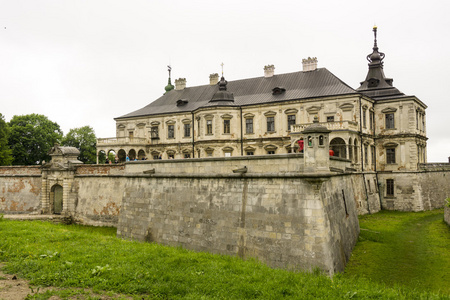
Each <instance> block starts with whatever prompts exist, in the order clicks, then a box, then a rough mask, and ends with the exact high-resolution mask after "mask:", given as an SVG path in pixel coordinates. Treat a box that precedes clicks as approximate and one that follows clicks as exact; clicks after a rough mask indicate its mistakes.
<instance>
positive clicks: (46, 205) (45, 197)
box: [41, 173, 50, 214]
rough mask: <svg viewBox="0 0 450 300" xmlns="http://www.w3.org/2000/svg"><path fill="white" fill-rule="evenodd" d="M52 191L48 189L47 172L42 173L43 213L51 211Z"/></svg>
mask: <svg viewBox="0 0 450 300" xmlns="http://www.w3.org/2000/svg"><path fill="white" fill-rule="evenodd" d="M49 196H50V193H49V190H48V180H47V174H45V173H44V174H42V190H41V214H49V213H50V199H49Z"/></svg>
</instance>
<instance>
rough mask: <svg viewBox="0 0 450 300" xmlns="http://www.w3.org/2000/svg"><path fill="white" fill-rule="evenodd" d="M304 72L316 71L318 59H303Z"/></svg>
mask: <svg viewBox="0 0 450 300" xmlns="http://www.w3.org/2000/svg"><path fill="white" fill-rule="evenodd" d="M302 64H303V72H309V71H314V70H316V69H317V57H313V58H311V57H308V58H307V59H305V58H304V59H302Z"/></svg>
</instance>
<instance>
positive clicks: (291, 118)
mask: <svg viewBox="0 0 450 300" xmlns="http://www.w3.org/2000/svg"><path fill="white" fill-rule="evenodd" d="M296 122H297V116H296V115H295V114H289V115H287V126H288V129H287V130H288V131H291V130H292V129H291V128H292V125H295V124H296Z"/></svg>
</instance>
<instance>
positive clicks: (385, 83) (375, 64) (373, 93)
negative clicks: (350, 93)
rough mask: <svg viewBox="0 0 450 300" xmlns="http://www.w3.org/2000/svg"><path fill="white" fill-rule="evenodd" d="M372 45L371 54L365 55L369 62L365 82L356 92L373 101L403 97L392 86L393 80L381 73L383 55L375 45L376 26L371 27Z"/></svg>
mask: <svg viewBox="0 0 450 300" xmlns="http://www.w3.org/2000/svg"><path fill="white" fill-rule="evenodd" d="M373 33H374V43H373V48H372V50H373V51H372V53H371V54H369V55H367V60H368V61H369V71H368V73H367V76H366V80H364V81H363V82H361V86H360V87H359V88H358V89H357V91H360V92H362V93H363V94H366V95H367V96H370V97H373V98H374V99H376V100H377V99H378V98H383V97H392V96H402V95H404V94H403V93H402V92H400V91H399V90H398V89H396V88H395V87H393V86H392V82H393V79H392V78H386V76H385V75H384V71H383V59H384V56H385V55H384V53H383V52H379V51H378V45H377V26H374V27H373Z"/></svg>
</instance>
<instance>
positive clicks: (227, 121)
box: [223, 119, 231, 134]
mask: <svg viewBox="0 0 450 300" xmlns="http://www.w3.org/2000/svg"><path fill="white" fill-rule="evenodd" d="M230 133H231V120H230V119H224V120H223V134H230Z"/></svg>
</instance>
